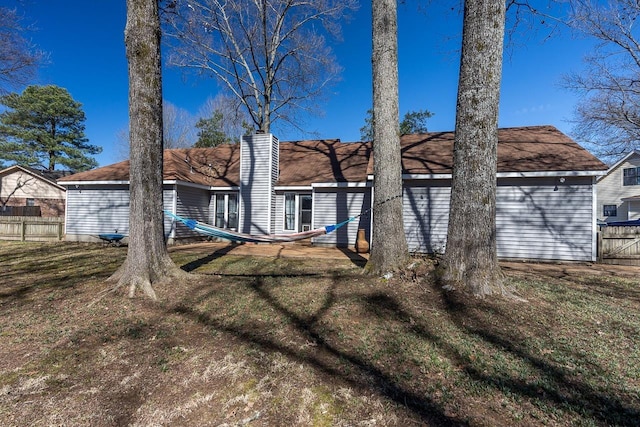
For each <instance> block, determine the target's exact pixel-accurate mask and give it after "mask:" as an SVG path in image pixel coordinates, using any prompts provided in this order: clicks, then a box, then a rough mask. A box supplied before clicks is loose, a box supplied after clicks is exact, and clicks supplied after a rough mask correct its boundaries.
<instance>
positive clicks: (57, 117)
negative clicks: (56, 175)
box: [0, 85, 102, 171]
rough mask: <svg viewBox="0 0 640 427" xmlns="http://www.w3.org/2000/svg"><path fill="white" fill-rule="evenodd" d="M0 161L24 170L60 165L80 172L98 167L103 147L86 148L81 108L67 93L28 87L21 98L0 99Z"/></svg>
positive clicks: (16, 96)
mask: <svg viewBox="0 0 640 427" xmlns="http://www.w3.org/2000/svg"><path fill="white" fill-rule="evenodd" d="M0 103H2V104H4V105H5V106H6V107H7V108H8V109H7V110H6V111H5V112H3V113H2V114H0V135H2V141H1V142H0V158H2V159H4V160H7V161H11V162H15V163H19V164H21V165H24V166H31V167H39V168H46V169H49V170H54V169H55V168H56V166H58V165H61V166H63V167H64V168H66V169H69V170H73V171H83V170H87V169H91V168H94V167H96V166H97V165H98V163H97V162H96V160H95V159H94V158H93V157H90V156H91V155H94V154H99V153H100V152H102V147H98V146H95V145H90V144H88V139H87V138H86V137H85V134H84V129H85V127H84V122H85V115H84V112H83V111H82V104H80V103H79V102H77V101H75V100H74V99H73V98H72V97H71V95H70V94H69V92H67V90H66V89H64V88H61V87H58V86H54V85H48V86H29V87H27V88H26V89H25V90H24V92H22V94H17V93H11V94H9V95H5V96H3V97H0Z"/></svg>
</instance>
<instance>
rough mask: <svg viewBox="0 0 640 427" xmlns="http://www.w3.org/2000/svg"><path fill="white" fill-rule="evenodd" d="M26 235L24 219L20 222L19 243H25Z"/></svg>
mask: <svg viewBox="0 0 640 427" xmlns="http://www.w3.org/2000/svg"><path fill="white" fill-rule="evenodd" d="M26 234H27V221H25V220H24V219H23V220H21V221H20V240H21V241H23V242H24V241H25V240H26V238H25V236H26Z"/></svg>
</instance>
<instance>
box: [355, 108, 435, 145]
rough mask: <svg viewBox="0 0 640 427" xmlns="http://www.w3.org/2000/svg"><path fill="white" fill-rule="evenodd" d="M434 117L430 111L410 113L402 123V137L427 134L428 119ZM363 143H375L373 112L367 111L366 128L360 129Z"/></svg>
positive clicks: (406, 114)
mask: <svg viewBox="0 0 640 427" xmlns="http://www.w3.org/2000/svg"><path fill="white" fill-rule="evenodd" d="M431 117H433V113H432V112H431V111H429V110H417V111H408V112H407V113H405V115H404V118H403V119H402V121H401V122H400V135H411V134H413V133H426V132H427V119H429V118H431ZM360 138H361V139H362V141H373V110H372V109H370V110H368V111H367V116H366V117H365V118H364V126H363V127H361V128H360Z"/></svg>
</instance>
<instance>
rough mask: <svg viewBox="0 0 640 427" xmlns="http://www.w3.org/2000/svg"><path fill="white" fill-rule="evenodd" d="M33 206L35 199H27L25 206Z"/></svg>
mask: <svg viewBox="0 0 640 427" xmlns="http://www.w3.org/2000/svg"><path fill="white" fill-rule="evenodd" d="M35 205H36V201H35V199H27V203H26V206H35Z"/></svg>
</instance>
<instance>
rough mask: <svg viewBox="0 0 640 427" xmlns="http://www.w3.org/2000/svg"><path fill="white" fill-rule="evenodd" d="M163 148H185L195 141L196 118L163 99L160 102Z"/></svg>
mask: <svg viewBox="0 0 640 427" xmlns="http://www.w3.org/2000/svg"><path fill="white" fill-rule="evenodd" d="M162 135H163V140H164V143H163V145H164V148H186V147H191V146H192V145H193V144H194V143H195V142H196V120H195V117H193V116H192V115H191V114H190V113H189V112H188V111H187V110H185V109H183V108H180V107H178V106H176V105H175V104H172V103H171V102H169V101H167V100H165V101H164V102H163V104H162Z"/></svg>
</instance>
